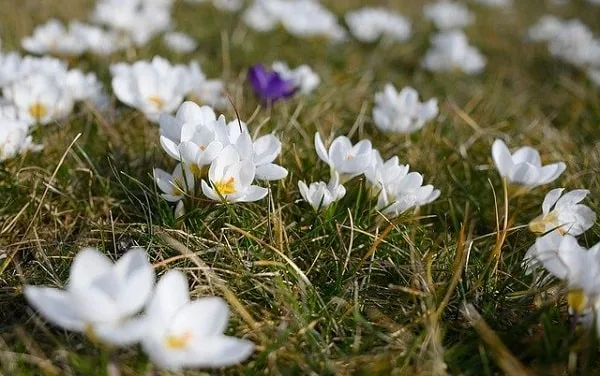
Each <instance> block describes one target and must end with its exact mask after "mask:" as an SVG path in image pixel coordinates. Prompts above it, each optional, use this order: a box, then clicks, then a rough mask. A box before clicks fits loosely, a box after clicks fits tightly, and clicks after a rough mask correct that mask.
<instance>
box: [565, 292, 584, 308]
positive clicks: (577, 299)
mask: <svg viewBox="0 0 600 376" xmlns="http://www.w3.org/2000/svg"><path fill="white" fill-rule="evenodd" d="M567 303H568V304H569V307H571V308H573V311H575V312H577V313H581V312H583V310H584V309H585V308H586V306H587V298H586V296H585V293H584V292H583V290H582V289H575V290H571V291H569V292H568V293H567Z"/></svg>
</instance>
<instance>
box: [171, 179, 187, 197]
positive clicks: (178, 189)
mask: <svg viewBox="0 0 600 376" xmlns="http://www.w3.org/2000/svg"><path fill="white" fill-rule="evenodd" d="M184 187H185V184H184V182H183V181H181V180H179V179H173V194H174V195H176V196H183V195H184V194H185V190H184Z"/></svg>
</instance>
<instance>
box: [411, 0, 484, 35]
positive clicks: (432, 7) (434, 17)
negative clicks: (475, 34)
mask: <svg viewBox="0 0 600 376" xmlns="http://www.w3.org/2000/svg"><path fill="white" fill-rule="evenodd" d="M423 14H424V15H425V18H427V19H428V20H431V21H432V22H433V23H434V25H435V27H437V28H438V29H440V30H450V29H460V28H463V27H465V26H469V25H470V24H472V23H473V20H474V18H475V16H474V15H473V13H472V12H470V11H469V9H468V8H467V7H466V6H464V5H463V4H460V3H455V2H450V1H441V2H437V3H433V4H427V5H425V6H424V7H423Z"/></svg>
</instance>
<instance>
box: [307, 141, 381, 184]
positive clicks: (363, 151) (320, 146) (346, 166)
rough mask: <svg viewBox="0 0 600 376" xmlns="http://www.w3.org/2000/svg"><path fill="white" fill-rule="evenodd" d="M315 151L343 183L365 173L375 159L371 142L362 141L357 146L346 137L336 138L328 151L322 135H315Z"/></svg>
mask: <svg viewBox="0 0 600 376" xmlns="http://www.w3.org/2000/svg"><path fill="white" fill-rule="evenodd" d="M315 149H316V151H317V155H318V156H319V158H321V160H322V161H323V162H325V163H327V164H328V165H329V167H330V168H331V170H334V171H337V172H338V173H339V174H340V178H341V181H342V182H344V181H348V180H350V179H351V178H353V177H355V176H358V175H360V174H362V173H364V172H365V170H366V169H367V168H368V167H369V166H370V165H371V162H372V158H373V148H372V146H371V141H369V140H361V141H359V142H357V143H356V145H352V142H351V141H350V139H349V138H348V137H346V136H338V137H337V138H335V139H334V140H333V142H332V143H331V145H330V146H329V149H327V148H326V147H325V144H324V143H323V140H321V135H320V134H319V133H318V132H317V133H315Z"/></svg>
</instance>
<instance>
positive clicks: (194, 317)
mask: <svg viewBox="0 0 600 376" xmlns="http://www.w3.org/2000/svg"><path fill="white" fill-rule="evenodd" d="M146 315H147V321H148V325H147V332H146V335H145V336H144V339H143V341H142V347H143V349H144V350H145V351H146V353H148V355H149V356H150V360H151V361H152V362H153V363H155V364H157V365H158V366H160V367H162V368H166V369H170V370H173V371H179V370H181V369H182V368H187V367H194V368H197V367H224V366H230V365H234V364H236V363H239V362H242V361H244V360H245V359H247V358H248V357H249V356H250V355H251V354H252V352H253V351H254V344H253V343H252V342H250V341H248V340H245V339H240V338H235V337H229V336H226V335H224V334H223V332H224V331H225V329H227V321H228V320H229V308H228V307H227V304H226V303H225V302H224V301H223V300H222V299H221V298H217V297H206V298H200V299H198V300H194V301H190V297H189V293H188V285H187V281H186V279H185V275H184V274H183V273H182V272H180V271H177V270H171V271H169V272H167V273H166V274H165V275H164V276H163V277H162V278H161V279H160V281H159V282H158V283H157V285H156V289H155V291H154V294H153V296H152V298H151V300H150V303H149V304H148V308H147V310H146Z"/></svg>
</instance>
